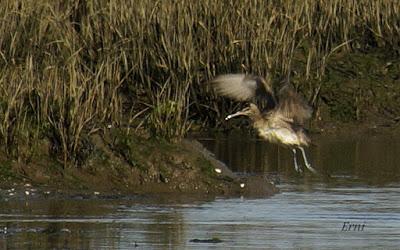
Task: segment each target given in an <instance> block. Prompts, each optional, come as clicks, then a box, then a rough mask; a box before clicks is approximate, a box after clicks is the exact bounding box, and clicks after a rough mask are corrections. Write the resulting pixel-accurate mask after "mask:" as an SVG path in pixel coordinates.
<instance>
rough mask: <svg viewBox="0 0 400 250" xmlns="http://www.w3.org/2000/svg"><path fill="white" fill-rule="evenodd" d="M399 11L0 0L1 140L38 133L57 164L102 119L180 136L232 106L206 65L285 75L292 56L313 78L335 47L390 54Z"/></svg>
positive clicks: (381, 6)
mask: <svg viewBox="0 0 400 250" xmlns="http://www.w3.org/2000/svg"><path fill="white" fill-rule="evenodd" d="M398 13H400V5H399V4H398V1H397V0H386V1H368V0H352V1H348V0H332V1H325V0H305V1H291V0H278V1H262V0H252V1H250V0H249V1H213V0H202V1H195V2H190V1H183V0H175V1H156V0H144V1H122V0H116V1H102V0H75V1H51V0H38V1H26V0H16V1H2V2H1V3H0V67H1V68H0V72H1V75H0V91H1V96H0V118H1V119H0V139H1V140H2V141H4V142H5V143H2V145H5V148H7V149H10V148H14V149H15V150H14V151H15V152H18V148H19V147H20V145H23V144H24V143H26V142H27V141H34V140H35V139H34V138H36V137H40V136H45V137H48V138H49V139H50V140H51V141H52V146H51V148H52V151H54V152H55V154H56V155H57V156H58V157H59V159H60V161H62V162H63V163H64V164H65V165H67V164H68V162H75V161H76V160H77V158H79V157H78V156H79V152H80V151H81V149H82V148H83V147H84V145H85V141H86V138H87V137H88V135H90V134H91V133H94V132H96V131H98V130H101V129H103V128H104V126H105V124H109V123H113V124H116V125H124V126H129V127H130V128H133V129H137V128H145V129H147V130H148V131H150V132H152V133H153V134H154V135H158V136H162V137H166V138H176V137H181V136H184V135H185V134H186V133H187V131H188V130H189V129H190V126H191V125H192V122H193V121H196V122H198V123H201V122H210V121H215V120H218V119H220V117H219V116H221V115H222V113H223V110H222V109H230V108H231V107H232V105H236V104H234V103H230V102H226V101H222V100H221V99H219V98H216V97H215V96H213V95H212V94H210V93H209V92H206V90H205V88H204V85H203V83H204V82H206V81H207V80H209V79H210V78H212V77H213V76H215V75H216V74H219V73H226V72H248V73H250V72H251V73H257V74H264V75H265V74H266V73H267V72H270V74H271V75H272V77H277V76H285V75H287V74H288V73H289V71H290V70H291V68H292V63H293V59H294V58H295V57H297V58H301V59H302V60H303V61H304V62H305V64H304V72H305V77H306V78H307V79H310V78H315V79H321V78H322V77H323V75H324V72H325V67H326V64H327V61H328V60H329V57H330V56H331V55H332V54H333V53H335V52H336V51H339V50H349V51H350V50H353V49H364V50H366V49H368V48H371V47H382V48H387V49H389V50H390V51H393V52H394V53H400V48H399V44H400V20H399V17H398ZM309 88H311V89H310V93H311V92H313V91H314V89H312V88H317V87H315V86H310V87H309ZM27 131H28V132H27ZM29 131H31V132H29ZM32 131H34V132H32ZM130 131H132V130H130ZM24 138H25V139H24ZM11 151H12V150H11ZM11 151H10V153H12V152H11Z"/></svg>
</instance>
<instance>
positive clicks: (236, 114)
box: [225, 111, 245, 121]
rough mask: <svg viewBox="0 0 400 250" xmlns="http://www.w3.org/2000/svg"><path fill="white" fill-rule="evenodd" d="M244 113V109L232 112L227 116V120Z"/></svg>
mask: <svg viewBox="0 0 400 250" xmlns="http://www.w3.org/2000/svg"><path fill="white" fill-rule="evenodd" d="M244 114H245V112H243V111H239V112H236V113H233V114H230V115H228V116H227V117H225V121H227V120H229V119H231V118H233V117H236V116H239V115H244Z"/></svg>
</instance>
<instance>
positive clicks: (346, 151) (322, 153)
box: [0, 136, 400, 249]
mask: <svg viewBox="0 0 400 250" xmlns="http://www.w3.org/2000/svg"><path fill="white" fill-rule="evenodd" d="M202 139H203V140H202V142H203V143H204V144H206V146H207V147H208V148H210V149H211V150H213V151H214V152H215V153H216V154H217V155H218V157H220V158H221V159H222V160H224V161H225V162H226V163H227V164H229V165H230V166H231V167H232V169H234V170H235V171H236V172H240V173H241V174H243V175H248V174H260V175H264V176H265V177H266V178H269V179H270V180H274V181H275V182H276V183H279V185H278V187H279V188H280V189H281V192H280V193H279V194H276V195H274V196H273V197H271V198H258V199H249V198H246V197H238V198H232V199H224V198H216V199H209V200H205V199H199V198H196V197H184V196H182V197H170V196H168V197H166V196H164V197H147V196H141V197H119V198H112V199H111V198H110V199H107V198H95V196H93V197H94V198H93V197H92V198H86V197H57V196H52V195H49V196H48V198H43V196H37V198H29V199H28V198H23V197H20V198H12V197H9V196H7V194H8V193H9V192H10V191H8V193H7V192H5V191H4V192H3V193H2V195H1V197H2V198H1V201H0V249H49V248H50V249H54V248H56V249H133V248H136V249H185V248H186V249H192V248H193V249H203V248H211V249H226V248H236V249H246V248H247V249H262V248H264V249H265V248H267V249H268V248H271V249H284V248H289V249H290V248H307V249H308V248H314V249H321V248H323V249H344V248H346V249H347V248H352V249H354V248H360V249H361V248H363V249H364V248H369V249H376V248H384V249H398V247H399V246H400V163H399V162H400V136H367V137H363V138H353V137H345V138H343V137H342V138H337V137H334V136H332V137H329V136H323V137H315V138H314V141H315V143H316V144H317V145H316V146H315V147H311V148H310V149H309V150H308V151H307V153H308V156H309V158H310V161H311V162H312V164H313V166H314V167H315V168H316V169H317V170H318V171H319V172H320V173H321V176H314V175H311V174H309V173H306V174H305V175H302V176H300V175H298V174H296V172H295V171H294V169H293V165H292V155H291V152H290V151H288V150H287V149H283V148H280V147H277V146H275V145H271V144H267V143H264V142H261V141H259V140H255V139H252V138H244V137H242V136H236V137H235V136H230V137H228V138H226V137H222V138H217V139H216V140H215V139H207V138H202ZM299 162H300V158H299ZM350 224H351V225H352V227H351V228H350V230H348V229H349V225H350ZM353 229H356V230H355V231H354V230H353ZM212 238H217V239H219V240H221V241H222V242H219V243H216V242H215V243H213V242H192V241H191V240H193V239H200V240H207V239H212Z"/></svg>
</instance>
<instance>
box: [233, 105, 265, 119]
mask: <svg viewBox="0 0 400 250" xmlns="http://www.w3.org/2000/svg"><path fill="white" fill-rule="evenodd" d="M260 114H261V112H260V110H259V109H258V107H257V106H256V105H255V104H253V103H250V105H249V106H248V107H246V108H244V109H242V110H240V111H239V112H236V113H234V114H230V115H228V116H227V117H226V118H225V120H229V119H231V118H233V117H236V116H240V115H245V116H248V117H250V119H252V120H254V119H255V118H256V117H258V116H260Z"/></svg>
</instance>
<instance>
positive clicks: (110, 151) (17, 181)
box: [0, 128, 277, 196]
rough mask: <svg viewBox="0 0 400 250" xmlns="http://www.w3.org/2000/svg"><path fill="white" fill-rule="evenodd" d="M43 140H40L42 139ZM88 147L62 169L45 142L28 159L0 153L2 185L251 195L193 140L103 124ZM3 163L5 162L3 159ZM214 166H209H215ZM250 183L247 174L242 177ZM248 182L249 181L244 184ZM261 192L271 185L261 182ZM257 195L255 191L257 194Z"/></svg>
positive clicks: (111, 191)
mask: <svg viewBox="0 0 400 250" xmlns="http://www.w3.org/2000/svg"><path fill="white" fill-rule="evenodd" d="M41 143H42V144H46V141H42V142H41ZM90 143H91V144H92V148H93V150H92V152H91V154H90V155H89V157H88V158H87V159H86V160H85V164H83V165H80V166H69V167H66V168H63V164H62V163H61V162H59V161H57V160H56V159H55V158H52V157H51V156H50V155H49V151H48V150H45V149H46V147H45V146H42V147H38V150H40V149H41V151H40V152H36V153H35V154H36V156H37V158H35V159H31V161H25V162H23V161H17V160H15V161H6V160H5V158H2V160H1V161H2V162H4V164H2V166H1V167H0V170H1V171H0V175H1V176H0V177H1V178H2V179H4V178H7V181H6V182H2V187H3V188H10V187H15V186H23V185H24V184H26V183H28V184H29V185H32V186H34V187H38V188H40V187H44V188H46V189H50V190H57V191H58V192H64V193H82V194H85V193H94V192H95V193H101V194H121V195H122V194H197V195H228V196H231V195H246V194H247V195H251V193H252V190H249V189H248V188H243V187H241V185H240V184H242V183H244V182H246V181H247V180H243V179H239V178H238V177H236V176H235V174H233V173H232V172H231V171H230V170H229V169H228V168H227V167H226V166H225V165H224V164H223V163H221V162H219V161H218V160H216V159H215V158H214V157H213V155H212V154H211V153H210V152H209V151H207V150H206V149H205V148H203V147H202V145H201V144H200V143H198V142H197V141H194V140H189V139H183V140H181V141H179V142H175V143H169V142H166V141H164V140H159V139H156V138H148V137H144V136H137V135H132V136H126V135H125V134H124V133H123V132H122V131H121V130H120V129H117V128H116V129H108V130H106V131H105V132H104V133H101V134H100V133H98V134H95V135H92V136H91V137H90ZM7 162H9V163H8V165H7V164H6V163H7ZM216 168H217V169H219V170H218V171H215V169H216ZM248 181H249V182H251V181H252V180H251V178H249V180H248ZM249 185H251V184H249ZM259 190H263V195H264V196H269V195H272V194H273V193H275V192H276V191H277V190H276V188H275V187H274V186H273V185H271V184H270V183H268V182H267V181H266V180H265V181H264V185H263V186H261V189H260V188H258V190H257V192H259ZM257 195H259V193H257Z"/></svg>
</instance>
